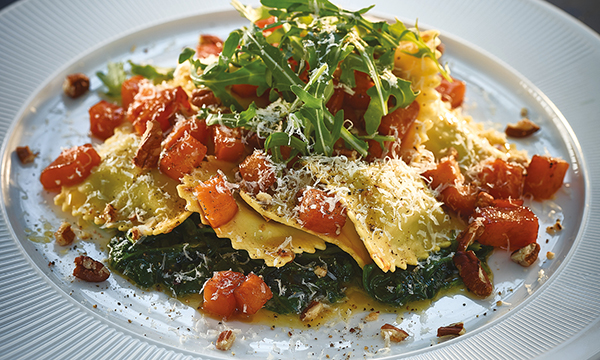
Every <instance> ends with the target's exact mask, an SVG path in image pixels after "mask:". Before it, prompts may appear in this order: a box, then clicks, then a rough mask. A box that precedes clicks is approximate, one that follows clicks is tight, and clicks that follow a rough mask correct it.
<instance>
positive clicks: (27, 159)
mask: <svg viewBox="0 0 600 360" xmlns="http://www.w3.org/2000/svg"><path fill="white" fill-rule="evenodd" d="M16 151H17V156H18V157H19V161H21V164H29V163H32V162H33V160H35V158H36V156H37V154H34V153H33V151H31V149H30V148H29V146H17V150H16Z"/></svg>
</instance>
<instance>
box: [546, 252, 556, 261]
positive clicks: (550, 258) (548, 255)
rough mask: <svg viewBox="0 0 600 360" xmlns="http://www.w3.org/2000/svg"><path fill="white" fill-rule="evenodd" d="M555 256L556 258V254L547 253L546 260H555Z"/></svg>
mask: <svg viewBox="0 0 600 360" xmlns="http://www.w3.org/2000/svg"><path fill="white" fill-rule="evenodd" d="M554 256H556V254H554V253H553V252H552V251H548V252H546V258H548V260H552V259H554Z"/></svg>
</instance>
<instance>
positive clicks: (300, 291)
mask: <svg viewBox="0 0 600 360" xmlns="http://www.w3.org/2000/svg"><path fill="white" fill-rule="evenodd" d="M198 224H199V218H198V216H197V215H196V216H192V217H190V218H189V219H187V220H186V221H184V222H183V223H182V224H181V225H180V226H178V227H177V228H175V229H174V230H173V231H171V232H170V233H168V234H161V235H157V236H146V237H143V238H142V239H140V240H138V241H137V242H133V241H132V240H131V239H130V238H128V237H127V236H126V235H125V234H120V235H118V236H115V237H114V238H112V240H111V241H110V244H109V247H110V254H109V265H110V266H111V268H112V269H114V270H116V271H118V272H120V273H121V274H123V275H124V276H126V277H127V278H129V279H130V280H131V281H133V282H134V283H136V284H138V285H139V286H140V287H143V288H151V287H153V286H155V285H160V286H162V287H164V288H166V289H170V290H171V291H172V293H173V295H174V296H177V297H181V296H185V295H189V294H198V293H200V292H201V291H202V286H203V285H204V283H205V282H206V280H208V279H209V278H211V277H212V276H213V272H215V271H223V270H233V271H238V272H242V273H244V274H249V273H250V272H253V273H255V274H257V275H262V276H263V279H264V281H265V282H266V283H267V285H269V287H270V288H271V289H272V291H273V298H272V299H271V300H270V301H269V302H268V303H267V304H266V305H265V307H266V308H267V309H269V310H272V311H275V312H277V313H299V312H301V311H302V310H303V309H304V308H305V307H306V306H307V305H308V304H309V303H310V302H311V301H313V300H317V299H318V300H323V301H326V302H329V303H334V302H337V301H339V300H340V299H342V298H344V296H345V295H344V290H345V287H346V286H347V285H348V284H349V283H351V282H352V281H353V279H356V278H359V277H360V267H358V265H357V264H356V262H354V260H353V259H352V257H350V256H349V255H348V254H346V253H345V252H343V251H341V250H340V249H339V248H337V247H335V246H330V247H328V248H327V249H326V250H324V251H320V252H319V253H316V254H308V253H306V254H299V255H297V256H296V258H295V260H294V261H293V262H291V263H289V264H287V265H286V266H284V267H281V268H272V267H268V266H266V265H265V263H264V261H262V260H254V259H250V257H249V256H248V253H247V252H245V251H242V250H234V249H233V248H232V247H231V241H230V240H229V239H220V238H218V237H217V236H216V234H215V233H214V231H213V230H212V229H211V228H209V227H200V226H198ZM316 266H321V267H323V268H326V269H327V275H326V276H325V277H323V278H318V277H317V275H315V273H314V269H315V267H316Z"/></svg>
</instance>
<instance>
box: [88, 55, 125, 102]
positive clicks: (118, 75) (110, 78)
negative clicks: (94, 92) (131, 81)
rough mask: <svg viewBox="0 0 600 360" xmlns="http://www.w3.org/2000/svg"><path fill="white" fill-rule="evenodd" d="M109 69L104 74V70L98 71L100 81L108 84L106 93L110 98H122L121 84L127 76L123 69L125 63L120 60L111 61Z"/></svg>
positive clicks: (105, 84)
mask: <svg viewBox="0 0 600 360" xmlns="http://www.w3.org/2000/svg"><path fill="white" fill-rule="evenodd" d="M107 67H108V71H107V72H106V74H104V73H103V72H102V71H98V72H97V73H96V76H98V78H100V81H102V83H103V84H104V86H106V88H107V89H108V91H106V92H105V93H104V94H105V95H106V96H108V97H110V98H113V99H115V100H120V99H121V85H122V84H123V81H125V79H126V78H127V73H125V70H124V69H123V63H121V62H118V63H114V62H109V63H108V65H107Z"/></svg>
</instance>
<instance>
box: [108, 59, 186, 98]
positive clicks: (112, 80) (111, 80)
mask: <svg viewBox="0 0 600 360" xmlns="http://www.w3.org/2000/svg"><path fill="white" fill-rule="evenodd" d="M127 62H128V63H129V66H130V70H129V71H125V68H124V64H123V63H122V62H116V63H114V62H109V63H108V65H107V68H108V71H107V72H106V74H105V73H103V72H102V71H98V72H96V76H98V78H99V79H100V81H102V83H103V84H104V86H105V87H106V88H107V91H106V92H104V95H106V96H107V97H109V98H111V99H113V100H116V101H120V100H121V86H122V85H123V82H124V81H125V80H126V79H127V76H128V74H131V75H141V76H143V77H145V78H146V79H148V80H151V81H152V82H153V83H155V84H159V83H161V82H163V81H167V80H171V79H173V72H174V71H175V68H165V67H160V66H152V65H139V64H136V63H134V62H132V61H131V60H129V61H127Z"/></svg>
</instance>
